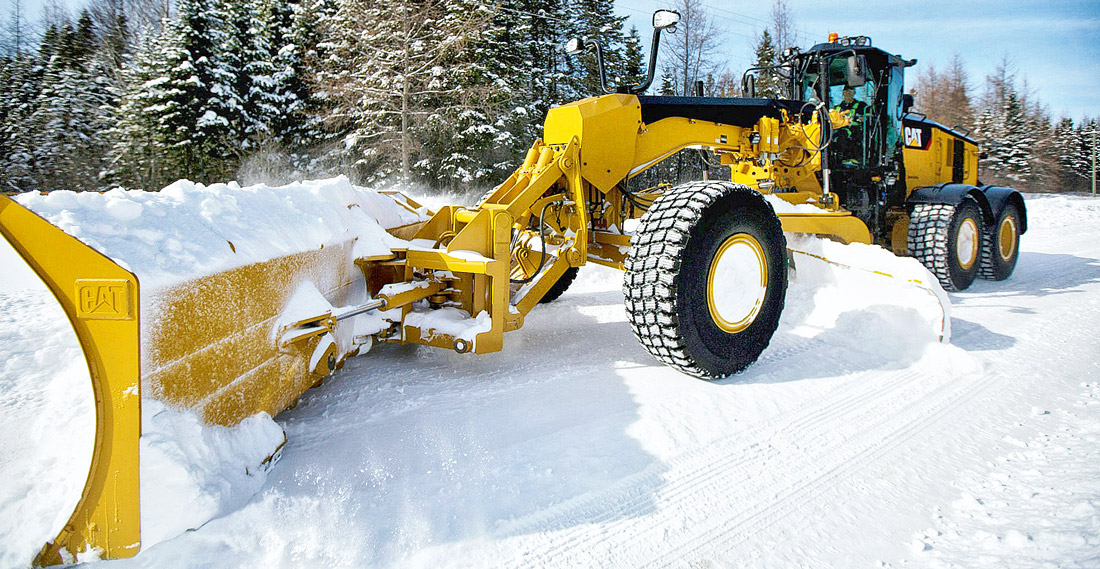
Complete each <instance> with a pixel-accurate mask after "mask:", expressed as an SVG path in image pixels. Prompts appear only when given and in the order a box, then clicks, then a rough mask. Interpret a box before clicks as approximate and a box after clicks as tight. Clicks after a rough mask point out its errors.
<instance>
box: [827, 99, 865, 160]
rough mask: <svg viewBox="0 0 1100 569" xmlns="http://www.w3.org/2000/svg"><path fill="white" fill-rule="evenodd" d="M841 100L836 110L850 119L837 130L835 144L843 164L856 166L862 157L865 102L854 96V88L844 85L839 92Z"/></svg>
mask: <svg viewBox="0 0 1100 569" xmlns="http://www.w3.org/2000/svg"><path fill="white" fill-rule="evenodd" d="M841 95H842V96H843V100H841V101H840V102H839V103H837V105H836V107H834V108H836V109H837V110H840V111H843V112H844V113H845V114H847V115H848V120H849V121H851V122H850V123H849V124H848V126H846V127H844V128H842V129H839V130H837V132H836V137H837V138H836V144H837V147H838V150H839V154H840V156H841V157H842V159H841V164H842V165H844V166H856V165H858V164H859V163H861V162H862V157H863V117H864V115H865V114H866V112H867V103H865V102H863V101H860V100H857V99H856V98H855V95H856V89H855V87H852V86H851V85H845V86H844V90H843V91H842V92H841Z"/></svg>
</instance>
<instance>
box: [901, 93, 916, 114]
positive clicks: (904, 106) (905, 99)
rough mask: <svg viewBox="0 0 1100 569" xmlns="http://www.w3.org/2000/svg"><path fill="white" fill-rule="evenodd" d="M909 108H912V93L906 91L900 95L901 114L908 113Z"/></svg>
mask: <svg viewBox="0 0 1100 569" xmlns="http://www.w3.org/2000/svg"><path fill="white" fill-rule="evenodd" d="M911 108H913V95H911V94H909V93H906V94H904V95H902V96H901V114H903V115H904V114H905V113H908V112H909V109H911Z"/></svg>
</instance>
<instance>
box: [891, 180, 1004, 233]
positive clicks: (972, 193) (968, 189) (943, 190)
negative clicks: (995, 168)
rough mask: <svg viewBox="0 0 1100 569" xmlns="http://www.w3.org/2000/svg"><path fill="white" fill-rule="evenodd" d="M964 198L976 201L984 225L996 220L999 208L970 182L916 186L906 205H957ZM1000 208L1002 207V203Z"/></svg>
mask: <svg viewBox="0 0 1100 569" xmlns="http://www.w3.org/2000/svg"><path fill="white" fill-rule="evenodd" d="M1002 189H1008V188H1002ZM966 198H973V199H974V201H976V202H978V208H979V209H980V210H981V212H982V218H983V219H984V220H985V223H986V225H989V224H992V223H994V222H995V221H996V220H997V215H999V214H1000V210H998V211H994V210H993V207H992V205H991V204H990V201H989V197H988V196H987V194H986V193H985V192H984V191H982V189H981V188H978V187H976V186H971V185H970V184H951V183H947V184H937V185H935V186H926V187H923V188H917V189H915V190H913V192H912V193H910V194H909V199H908V200H906V205H907V206H910V205H913V204H941V205H950V206H957V205H959V204H961V203H962V201H963V200H964V199H966ZM1020 201H1021V203H1022V202H1023V200H1022V199H1021V200H1020ZM1001 209H1004V206H1003V205H1002V206H1001Z"/></svg>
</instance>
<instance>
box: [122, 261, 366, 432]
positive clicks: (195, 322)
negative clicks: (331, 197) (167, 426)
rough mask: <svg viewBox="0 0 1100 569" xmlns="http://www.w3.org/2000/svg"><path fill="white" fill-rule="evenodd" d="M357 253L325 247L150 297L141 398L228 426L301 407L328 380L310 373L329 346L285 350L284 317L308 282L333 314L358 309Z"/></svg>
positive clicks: (308, 345) (304, 345) (144, 328)
mask: <svg viewBox="0 0 1100 569" xmlns="http://www.w3.org/2000/svg"><path fill="white" fill-rule="evenodd" d="M353 247H354V242H353V241H347V242H345V243H340V244H334V245H326V246H324V247H322V248H318V249H315V250H312V251H305V252H301V253H295V254H292V255H287V256H284V257H278V258H275V259H271V260H268V261H263V262H259V263H252V264H249V265H245V266H243V267H238V268H235V269H230V270H226V271H222V272H219V273H216V274H213V275H207V276H203V277H200V278H196V279H194V280H191V281H187V282H184V283H181V284H178V285H174V286H171V287H169V288H165V289H160V290H156V291H150V290H146V291H145V298H144V299H143V301H142V302H143V306H144V307H146V316H145V322H144V324H143V326H142V337H143V341H142V354H141V357H142V384H141V386H142V393H143V394H144V395H145V396H146V397H150V398H153V399H158V400H161V401H164V402H166V403H168V404H170V405H172V406H174V407H176V408H179V409H187V410H191V411H193V412H195V413H197V414H198V415H199V416H200V417H202V419H203V421H205V422H206V423H207V424H217V425H223V426H234V425H236V424H237V423H239V422H240V421H241V420H243V419H245V418H246V417H249V416H251V415H255V414H256V413H259V412H261V411H266V412H267V413H268V414H270V415H272V416H274V415H275V414H277V413H278V412H279V411H282V410H283V409H286V408H287V407H289V406H291V405H293V404H294V403H295V402H296V401H297V400H298V397H299V396H301V394H302V393H303V392H305V391H306V390H307V389H309V388H310V387H311V386H313V385H315V384H316V383H318V382H319V381H320V380H321V376H319V375H315V374H314V373H313V370H311V369H310V368H309V361H310V356H311V354H312V353H313V350H314V348H316V346H317V345H318V344H319V343H320V342H321V338H320V337H316V338H311V339H309V340H307V341H303V342H298V343H295V344H294V345H292V346H286V347H281V346H280V345H279V341H278V337H277V333H276V332H277V330H276V329H275V328H276V326H277V324H278V318H279V316H280V314H281V313H282V311H283V310H284V308H286V306H287V304H288V303H289V302H290V299H291V297H292V296H293V295H294V293H295V291H297V290H298V288H299V286H301V285H303V284H304V283H306V282H308V283H310V284H312V285H313V286H314V287H316V288H317V290H318V292H320V293H321V295H322V296H324V297H325V299H326V300H327V301H328V302H330V303H331V304H332V305H334V306H345V305H347V304H350V303H351V302H352V301H353V300H360V298H358V297H355V298H352V296H353V294H354V293H361V291H358V290H357V289H356V286H355V284H356V283H357V282H361V281H362V276H361V275H360V274H359V273H358V269H357V268H356V267H355V264H354V262H353V259H352V250H353ZM343 356H344V354H337V357H338V358H339V359H342V358H343Z"/></svg>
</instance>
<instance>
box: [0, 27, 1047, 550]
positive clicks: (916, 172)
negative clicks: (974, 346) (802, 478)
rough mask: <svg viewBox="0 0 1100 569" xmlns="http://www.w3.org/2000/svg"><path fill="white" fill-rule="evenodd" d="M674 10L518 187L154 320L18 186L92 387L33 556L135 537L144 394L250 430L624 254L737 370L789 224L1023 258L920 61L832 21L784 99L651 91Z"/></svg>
mask: <svg viewBox="0 0 1100 569" xmlns="http://www.w3.org/2000/svg"><path fill="white" fill-rule="evenodd" d="M678 21H679V14H677V13H675V12H670V11H664V10H662V11H658V12H656V13H655V14H654V16H653V26H654V31H653V42H652V51H651V54H650V61H649V67H648V76H647V78H646V80H645V82H644V83H643V84H641V85H625V86H620V87H615V88H610V87H605V90H606V91H607V94H603V95H600V96H596V97H592V98H587V99H583V100H580V101H576V102H574V103H570V104H566V105H562V106H559V107H555V108H553V109H551V110H550V112H549V114H548V115H547V117H546V122H545V129H544V134H543V138H542V139H541V140H538V141H536V142H535V143H534V144H533V145H532V147H531V149H530V150H529V151H528V152H527V155H526V158H525V159H524V161H523V163H522V165H521V166H520V167H519V168H518V169H517V170H516V171H515V172H514V173H513V174H512V175H511V176H510V177H509V178H508V179H507V180H506V181H504V183H502V184H501V185H500V186H498V187H496V188H495V189H493V190H492V191H491V192H490V193H488V194H487V195H486V196H485V197H483V198H482V199H481V201H480V202H479V203H478V204H477V205H476V206H475V207H458V206H448V207H443V208H441V209H440V210H439V211H437V212H435V213H434V215H432V216H431V218H430V219H428V220H427V221H425V222H423V223H422V224H418V225H416V226H411V227H404V228H401V229H400V231H398V232H397V234H398V235H399V236H400V237H401V238H402V239H404V240H405V242H406V243H407V245H406V246H403V247H399V248H393V249H392V251H390V253H389V254H386V255H376V256H370V257H357V256H356V255H355V254H354V247H352V246H350V245H348V244H343V245H338V246H328V247H324V248H322V249H320V250H317V251H312V252H303V253H300V254H297V255H293V256H290V257H285V258H280V259H274V260H271V261H267V262H263V263H258V264H254V265H250V266H245V267H241V268H238V269H234V270H232V271H226V272H224V273H220V274H216V275H209V276H204V277H203V278H202V279H200V281H198V282H192V283H185V284H183V285H181V286H179V287H176V288H173V289H171V290H166V291H158V292H157V294H158V295H159V297H160V298H158V299H157V302H156V305H157V306H158V307H159V309H158V310H157V311H156V312H155V313H150V314H145V315H140V318H139V314H138V307H139V306H145V305H146V303H145V302H143V300H144V299H142V298H141V291H140V289H139V283H138V279H137V277H136V276H135V275H133V274H131V273H130V272H129V271H127V270H125V269H123V268H122V267H120V266H119V265H118V264H116V263H115V262H113V261H112V260H111V259H110V258H108V256H109V255H110V252H109V251H102V252H101V251H95V250H93V249H92V248H91V247H89V246H88V245H86V244H84V243H82V242H80V241H79V240H77V239H75V238H73V237H71V236H69V235H67V234H65V233H64V232H62V231H61V230H60V229H58V228H57V227H54V226H53V225H51V224H49V223H48V222H46V221H45V220H43V219H42V218H40V217H38V216H37V215H35V214H34V213H32V212H30V211H28V210H26V209H25V208H23V207H22V206H20V205H19V204H18V203H16V202H14V201H12V200H10V199H8V198H0V231H2V232H3V234H4V236H5V237H6V238H7V239H8V240H9V241H10V242H11V243H12V245H13V246H14V248H15V249H16V250H17V251H18V252H19V253H20V254H21V255H22V256H23V257H24V258H25V259H26V260H27V262H28V264H29V265H30V266H31V267H32V268H33V269H34V270H35V271H36V272H37V274H38V275H39V276H40V277H41V278H42V280H43V281H44V282H45V283H46V284H47V285H48V287H49V288H50V290H51V291H52V292H53V294H54V295H55V296H56V297H57V298H58V300H59V302H60V304H61V305H62V307H63V309H64V310H65V312H66V314H67V315H68V317H69V320H70V321H71V322H72V324H73V327H74V329H75V330H76V333H77V337H78V339H79V341H80V343H81V346H82V348H83V350H84V353H85V355H86V357H87V360H88V367H89V371H90V375H91V378H92V382H93V387H94V389H95V394H96V411H97V420H98V423H97V430H96V446H95V450H94V455H93V462H92V465H91V472H90V474H89V478H88V482H87V485H86V487H85V489H84V494H83V496H82V498H81V501H80V503H79V505H78V506H77V508H76V511H75V512H74V514H73V516H72V518H71V519H70V520H69V523H68V524H67V525H66V526H65V527H64V529H63V530H62V531H61V533H60V535H59V536H58V537H57V538H56V539H54V540H52V541H51V542H49V543H47V544H46V546H45V547H44V548H43V550H42V552H41V554H40V555H39V557H38V559H37V560H36V563H38V564H55V563H60V562H61V561H62V557H61V553H62V552H69V553H75V552H81V551H86V550H89V549H97V550H98V552H99V554H100V555H101V556H102V557H105V558H115V557H129V556H132V555H134V554H136V553H137V551H138V549H139V548H140V543H141V533H140V527H139V516H138V511H139V510H138V509H139V504H138V482H139V481H138V460H139V457H138V438H139V436H140V431H141V421H140V413H141V407H140V401H141V398H145V397H153V398H157V399H161V400H163V401H165V402H166V403H168V404H170V405H173V406H175V407H178V408H181V409H186V410H192V411H194V412H195V413H197V414H199V415H200V416H201V417H202V418H203V419H204V420H205V421H206V422H208V423H210V424H221V425H230V426H231V425H235V424H237V423H238V422H240V421H241V420H242V419H243V418H245V417H248V416H250V415H252V414H254V413H258V412H260V411H267V412H268V413H271V414H272V415H274V414H276V413H278V412H279V411H281V410H283V409H285V408H287V407H288V406H291V405H293V404H294V403H295V402H296V401H297V399H298V397H299V396H300V395H301V394H302V393H303V392H304V391H305V390H306V389H308V388H309V387H310V386H312V385H314V384H316V383H317V382H318V381H320V379H321V378H323V377H325V376H327V375H329V374H331V373H332V372H333V371H334V370H335V369H337V368H338V367H339V366H340V365H341V364H342V362H343V360H344V359H345V358H346V357H349V356H352V355H355V354H357V353H359V352H360V351H363V350H364V349H369V346H370V344H372V343H375V342H380V343H404V344H424V345H430V346H436V347H440V348H445V349H449V350H455V351H457V352H460V353H466V352H473V353H478V354H484V353H489V352H494V351H498V350H501V349H502V347H503V343H504V336H505V333H506V332H509V331H514V330H517V329H519V328H521V327H522V326H523V321H524V317H525V316H526V315H527V314H528V313H529V312H530V311H531V310H532V309H534V308H535V306H536V305H537V304H539V303H540V302H548V301H550V300H553V299H554V298H556V297H557V296H558V295H560V294H561V293H562V292H563V291H564V290H565V289H566V287H568V286H569V284H570V282H571V281H572V280H573V278H574V277H575V276H576V273H577V270H578V268H579V267H581V266H583V265H585V264H586V263H590V262H591V263H597V264H600V265H606V266H610V267H616V268H620V269H622V270H623V271H624V273H625V274H624V285H623V291H624V295H625V303H626V311H627V315H628V319H629V322H630V326H631V327H632V329H633V331H634V333H635V334H636V336H637V337H638V339H639V341H640V342H641V343H642V345H643V346H645V348H646V350H648V351H649V352H650V353H651V354H652V355H653V356H654V357H656V358H657V359H659V360H660V361H662V362H665V363H666V364H668V365H670V366H673V367H674V368H676V369H679V370H681V371H683V372H684V373H687V374H690V375H694V376H698V377H702V378H719V377H723V376H726V375H729V374H733V373H737V372H739V371H741V370H743V369H745V367H746V366H748V365H750V364H751V363H752V362H754V361H755V360H756V359H757V357H758V356H759V355H760V353H761V352H762V351H763V350H764V349H765V347H766V346H767V345H768V343H769V341H770V339H771V337H772V335H773V333H774V331H775V329H776V327H777V325H778V322H779V317H780V313H781V312H782V309H783V304H784V295H785V292H786V288H787V270H788V256H787V250H786V240H785V237H784V232H789V233H796V234H797V233H801V234H810V235H816V236H825V237H828V238H831V239H835V240H838V241H841V242H844V243H876V244H880V245H882V246H884V247H887V248H889V249H891V250H893V251H894V252H895V253H897V254H899V255H906V254H908V255H912V256H914V257H916V258H917V259H919V260H920V261H921V262H923V263H924V265H925V266H927V267H928V269H929V270H930V271H931V273H932V274H933V275H935V277H936V278H937V279H938V280H939V282H940V284H942V286H943V288H945V289H948V290H961V289H964V288H966V287H967V286H969V285H970V283H971V282H972V281H973V279H974V278H975V277H976V276H980V277H983V278H989V279H1004V278H1007V277H1008V276H1009V275H1010V274H1011V273H1012V270H1013V268H1014V266H1015V263H1016V259H1017V255H1018V252H1019V236H1020V234H1022V233H1023V232H1024V231H1025V230H1026V228H1027V217H1026V211H1025V207H1024V202H1023V199H1022V198H1021V196H1020V194H1019V193H1018V192H1016V191H1015V190H1012V189H1009V188H1001V187H991V186H983V185H980V184H979V183H978V181H977V162H978V157H979V156H978V147H977V144H976V143H975V141H974V140H972V139H970V138H969V137H967V136H966V135H965V134H963V133H961V132H959V131H958V130H954V129H951V128H947V127H944V126H942V125H939V124H937V123H935V122H933V121H931V120H928V119H927V118H925V117H923V116H922V115H920V114H919V113H914V112H911V111H910V109H909V107H910V106H911V105H912V99H911V98H910V97H908V96H906V95H903V75H904V70H905V68H907V67H909V66H911V65H912V64H913V63H915V61H910V60H904V59H902V58H900V57H898V56H896V55H892V54H889V53H887V52H885V51H882V50H880V49H877V48H875V47H872V46H871V42H870V40H869V39H868V38H865V37H857V38H836V37H831V38H830V41H828V42H826V43H821V44H818V45H815V46H814V47H813V48H811V49H809V50H806V51H797V50H791V51H789V52H788V53H786V54H785V58H784V62H783V64H782V65H781V66H780V69H770V70H756V71H767V72H772V73H775V72H778V73H780V74H781V76H782V77H784V78H785V81H786V82H787V88H788V89H789V94H790V98H788V99H765V98H754V97H751V96H750V97H747V98H709V97H702V96H690V97H671V96H646V95H643V93H644V92H645V91H646V90H647V88H648V87H649V86H650V84H651V83H652V81H653V77H654V70H655V63H656V53H657V49H658V45H659V40H660V37H661V33H662V31H664V32H672V31H674V30H675V26H676V24H677V22H678ZM586 46H595V47H596V49H597V54H598V55H599V53H598V49H599V46H598V42H595V41H594V40H593V41H589V40H574V41H571V42H570V43H569V45H568V46H567V51H570V52H573V53H578V52H580V51H582V50H584V49H586ZM601 59H602V58H601ZM602 75H603V71H602V62H601V77H602ZM753 77H754V75H753V74H752V73H750V74H748V75H747V78H746V89H747V90H748V91H749V92H750V94H751V92H752V91H753V86H754V80H753ZM603 83H604V84H605V85H606V80H604V81H603ZM845 90H848V91H849V92H850V95H845V94H844V91H845ZM849 99H850V100H849ZM852 100H854V101H859V102H860V104H853V103H851V101H852ZM684 149H702V150H706V151H708V152H711V153H713V155H715V156H717V159H718V160H719V161H720V162H721V164H723V165H727V166H729V168H730V170H731V172H732V175H731V179H730V180H723V181H718V180H704V181H698V182H692V183H687V184H683V185H680V186H676V187H668V186H656V187H650V188H645V189H641V188H634V187H633V186H632V184H631V181H632V179H634V178H636V177H637V176H638V175H639V174H641V173H643V172H645V171H646V170H647V169H649V168H650V167H652V166H654V165H656V164H658V163H659V162H661V161H662V160H664V159H665V158H668V157H670V156H672V155H673V154H675V153H677V152H679V151H681V150H684ZM309 279H320V280H323V281H325V282H326V283H327V284H325V285H324V286H320V285H319V286H318V288H319V290H320V291H321V292H322V293H324V294H325V295H326V296H327V297H328V300H329V301H330V303H331V305H332V306H338V307H343V308H339V309H332V310H322V311H319V312H318V313H316V314H308V315H304V316H302V315H298V317H296V318H294V319H293V321H292V322H289V323H286V321H285V318H284V319H280V314H281V313H282V311H283V309H284V308H285V307H286V305H287V303H288V302H289V299H290V297H291V295H292V294H293V293H294V290H295V288H296V287H297V285H299V284H301V283H302V282H303V281H305V280H309ZM353 283H357V286H352V284H353ZM355 288H358V289H361V290H362V291H364V294H363V295H362V297H361V298H353V295H351V294H350V293H349V291H350V290H353V289H355ZM367 313H371V314H373V315H379V314H382V315H383V316H384V318H385V319H386V322H388V327H385V328H384V329H383V330H381V331H380V332H378V333H376V334H373V335H370V336H367V337H362V336H354V337H352V339H351V340H350V341H348V340H346V338H347V337H348V336H347V335H346V334H340V333H339V332H340V329H341V327H343V326H347V325H349V323H354V321H355V319H356V318H357V317H359V316H360V315H364V314H367ZM141 318H144V319H145V320H146V321H145V322H141ZM150 322H152V324H150ZM276 322H283V324H282V325H281V326H280V329H279V330H277V331H276V333H274V334H272V333H271V327H272V326H273V323H276ZM338 338H344V339H343V340H340V341H337V339H338ZM139 394H140V397H139V396H138V395H139Z"/></svg>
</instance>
